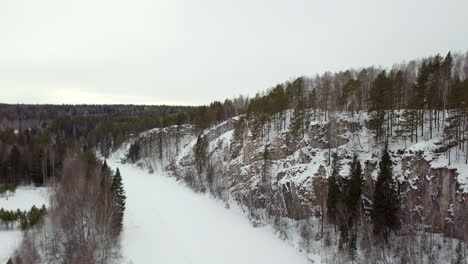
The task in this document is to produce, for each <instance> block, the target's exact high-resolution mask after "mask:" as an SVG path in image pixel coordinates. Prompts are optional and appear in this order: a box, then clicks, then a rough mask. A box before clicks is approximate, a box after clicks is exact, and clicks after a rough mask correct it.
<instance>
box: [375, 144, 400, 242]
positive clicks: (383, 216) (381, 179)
mask: <svg viewBox="0 0 468 264" xmlns="http://www.w3.org/2000/svg"><path fill="white" fill-rule="evenodd" d="M373 203H374V212H373V215H372V216H373V217H372V220H373V223H374V232H375V233H376V234H379V235H383V237H384V239H385V242H386V243H387V242H388V235H389V233H390V231H391V230H394V229H397V228H398V227H399V222H398V217H397V214H398V210H399V199H398V193H397V190H396V184H395V181H394V179H393V169H392V160H391V158H390V155H389V154H388V150H387V146H385V148H384V150H383V152H382V158H381V160H380V162H379V173H378V175H377V183H376V185H375V192H374V201H373Z"/></svg>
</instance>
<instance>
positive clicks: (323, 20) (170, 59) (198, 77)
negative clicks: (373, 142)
mask: <svg viewBox="0 0 468 264" xmlns="http://www.w3.org/2000/svg"><path fill="white" fill-rule="evenodd" d="M467 12H468V1H466V0H460V1H442V0H439V1H435V0H434V1H433V0H424V1H423V0H420V1H415V0H411V1H408V0H404V1H403V0H397V1H395V0H392V1H379V0H369V1H362V0H360V1H357V0H356V1H350V0H346V1H344V0H343V1H328V0H327V1H325V0H323V1H314V0H283V1H276V0H231V1H228V0H226V1H223V0H199V1H195V0H192V1H190V0H125V1H122V0H109V1H104V0H80V1H68V0H40V1H39V0H1V1H0V91H1V93H0V102H5V103H106V104H109V103H133V104H205V103H209V102H211V101H213V100H223V99H224V98H226V97H234V96H237V95H240V94H246V95H254V94H255V93H256V92H257V91H261V90H264V89H267V88H269V87H271V86H272V85H274V84H276V83H279V82H283V81H286V80H289V79H291V78H292V77H297V76H301V75H313V74H315V73H322V72H324V71H327V70H330V71H336V70H342V69H343V70H344V69H347V68H349V67H360V66H369V65H382V66H391V65H392V64H393V63H397V62H402V61H404V60H409V59H413V58H419V57H422V56H428V55H434V54H436V53H441V54H442V55H445V54H446V53H447V51H449V50H452V51H462V52H465V51H467V50H468V13H467Z"/></svg>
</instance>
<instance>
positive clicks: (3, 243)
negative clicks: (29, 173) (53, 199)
mask: <svg viewBox="0 0 468 264" xmlns="http://www.w3.org/2000/svg"><path fill="white" fill-rule="evenodd" d="M43 204H45V205H46V206H47V204H48V188H46V187H32V186H22V187H18V188H17V189H16V192H15V193H14V194H11V195H7V196H0V208H3V209H6V210H16V209H21V210H29V209H31V207H32V206H33V205H35V206H37V207H40V206H42V205H43ZM1 228H3V227H1ZM20 242H21V231H19V230H17V229H9V230H5V229H0V263H2V262H3V261H4V260H6V259H7V258H8V257H9V256H10V255H11V254H12V253H13V251H14V250H15V248H16V247H17V246H18V245H19V243H20Z"/></svg>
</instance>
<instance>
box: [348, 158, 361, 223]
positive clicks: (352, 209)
mask: <svg viewBox="0 0 468 264" xmlns="http://www.w3.org/2000/svg"><path fill="white" fill-rule="evenodd" d="M363 182H364V180H363V177H362V168H361V163H360V162H359V160H358V158H357V155H354V157H353V162H352V163H351V170H350V177H349V181H348V182H347V195H346V196H347V197H346V201H344V202H345V203H346V205H347V207H348V211H349V213H350V217H351V219H350V220H351V221H349V222H350V224H351V223H352V221H354V220H355V219H356V217H357V213H358V210H359V200H360V198H361V193H362V185H363Z"/></svg>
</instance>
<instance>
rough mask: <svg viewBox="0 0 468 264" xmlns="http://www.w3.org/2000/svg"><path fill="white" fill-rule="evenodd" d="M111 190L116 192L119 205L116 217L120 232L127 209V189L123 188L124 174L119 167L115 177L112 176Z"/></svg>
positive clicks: (116, 224) (117, 229)
mask: <svg viewBox="0 0 468 264" xmlns="http://www.w3.org/2000/svg"><path fill="white" fill-rule="evenodd" d="M111 191H112V193H113V194H114V199H115V203H116V206H117V209H118V210H117V214H116V218H115V223H114V224H115V225H114V227H115V230H116V231H117V232H118V233H120V231H121V230H122V226H123V216H124V211H125V199H126V198H127V197H126V196H125V190H124V188H123V183H122V176H121V175H120V170H119V168H117V170H116V172H115V175H114V177H112V185H111Z"/></svg>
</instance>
